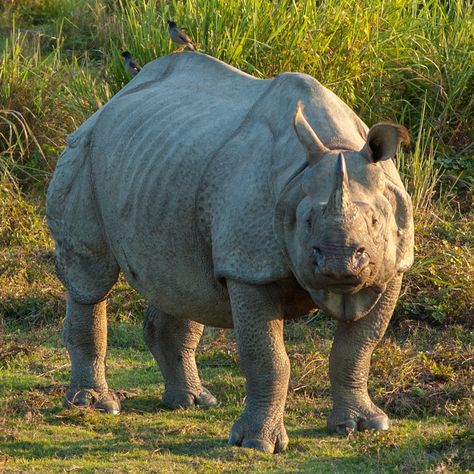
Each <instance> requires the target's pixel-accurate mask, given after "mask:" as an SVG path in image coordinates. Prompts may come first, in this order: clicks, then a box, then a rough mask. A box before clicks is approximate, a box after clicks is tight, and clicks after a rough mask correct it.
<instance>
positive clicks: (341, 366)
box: [328, 275, 402, 435]
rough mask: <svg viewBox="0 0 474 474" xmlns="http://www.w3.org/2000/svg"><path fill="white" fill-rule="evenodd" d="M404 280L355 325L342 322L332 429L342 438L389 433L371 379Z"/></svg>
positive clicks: (335, 350)
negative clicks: (369, 385)
mask: <svg viewBox="0 0 474 474" xmlns="http://www.w3.org/2000/svg"><path fill="white" fill-rule="evenodd" d="M401 280H402V277H401V275H397V276H396V277H395V278H394V279H393V280H392V281H391V282H390V283H389V284H388V285H387V289H386V291H385V293H384V294H383V296H382V297H381V298H380V300H379V301H378V303H377V304H376V305H375V307H374V309H373V310H372V311H371V312H370V313H369V314H368V315H367V316H365V317H363V318H361V319H359V320H357V321H353V322H339V323H338V326H337V329H336V335H335V337H334V343H333V346H332V349H331V355H330V358H329V375H330V379H331V391H332V398H333V402H334V407H333V410H332V413H331V415H330V416H329V419H328V429H329V431H331V432H332V433H337V434H341V435H345V434H348V433H349V432H351V431H363V430H367V429H369V430H371V429H373V430H376V431H385V430H388V429H389V419H388V416H387V415H386V414H385V413H384V412H383V411H382V410H381V409H380V408H378V407H377V406H376V405H375V404H374V403H373V402H372V400H371V399H370V396H369V394H368V392H367V378H368V375H369V369H370V358H371V355H372V352H373V350H374V348H375V346H376V345H377V344H378V342H379V341H380V339H381V338H382V336H383V335H384V333H385V330H386V329H387V326H388V323H389V321H390V318H391V316H392V313H393V310H394V308H395V303H396V301H397V298H398V294H399V293H400V285H401Z"/></svg>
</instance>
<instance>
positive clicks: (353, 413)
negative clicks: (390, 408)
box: [328, 405, 390, 435]
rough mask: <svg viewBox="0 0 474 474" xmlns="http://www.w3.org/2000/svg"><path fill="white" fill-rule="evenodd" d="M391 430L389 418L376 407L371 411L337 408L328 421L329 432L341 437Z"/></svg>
mask: <svg viewBox="0 0 474 474" xmlns="http://www.w3.org/2000/svg"><path fill="white" fill-rule="evenodd" d="M389 428H390V421H389V419H388V416H387V415H386V414H385V413H384V412H383V411H382V410H380V408H377V407H376V406H375V405H374V406H373V409H371V410H366V409H365V410H364V409H342V410H341V409H339V410H338V409H336V408H335V409H334V410H333V411H332V413H331V415H330V416H329V419H328V429H329V431H330V432H331V433H335V434H339V435H348V434H349V433H351V432H353V431H366V430H375V431H387V430H388V429H389Z"/></svg>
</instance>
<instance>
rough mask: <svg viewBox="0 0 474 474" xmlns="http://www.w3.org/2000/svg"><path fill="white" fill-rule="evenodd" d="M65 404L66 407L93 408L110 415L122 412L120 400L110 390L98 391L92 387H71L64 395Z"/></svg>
mask: <svg viewBox="0 0 474 474" xmlns="http://www.w3.org/2000/svg"><path fill="white" fill-rule="evenodd" d="M64 406H65V407H66V408H74V407H76V408H93V409H94V410H98V411H101V412H104V413H107V414H110V415H118V414H119V413H120V401H119V399H118V397H117V395H116V394H115V393H114V392H112V391H110V390H107V391H104V392H97V391H96V390H94V389H90V388H82V389H71V388H69V389H68V391H67V392H66V395H65V397H64Z"/></svg>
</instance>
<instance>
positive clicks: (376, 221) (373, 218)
mask: <svg viewBox="0 0 474 474" xmlns="http://www.w3.org/2000/svg"><path fill="white" fill-rule="evenodd" d="M378 223H379V220H378V219H377V218H376V217H375V216H372V225H377V224H378Z"/></svg>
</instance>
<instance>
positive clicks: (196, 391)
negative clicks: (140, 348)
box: [143, 306, 217, 408]
mask: <svg viewBox="0 0 474 474" xmlns="http://www.w3.org/2000/svg"><path fill="white" fill-rule="evenodd" d="M203 330H204V326H203V325H202V324H199V323H196V322H195V321H191V320H190V319H177V318H174V317H173V316H169V315H167V314H165V313H162V312H160V311H159V310H158V309H156V308H154V307H153V306H150V307H149V308H148V310H147V313H146V315H145V321H144V323H143V334H144V337H145V342H146V344H147V346H148V347H149V349H150V351H151V353H152V354H153V356H154V357H155V360H156V362H157V363H158V365H159V366H160V369H161V372H162V374H163V378H164V380H165V395H164V397H163V403H164V404H165V405H166V406H168V407H169V408H180V407H193V406H200V407H203V408H210V407H213V406H215V405H217V400H216V399H215V397H214V396H213V395H212V394H211V393H210V392H209V390H207V389H206V388H205V387H203V386H202V385H201V380H200V379H199V375H198V370H197V367H196V360H195V351H196V347H197V345H198V344H199V340H200V339H201V335H202V332H203Z"/></svg>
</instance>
